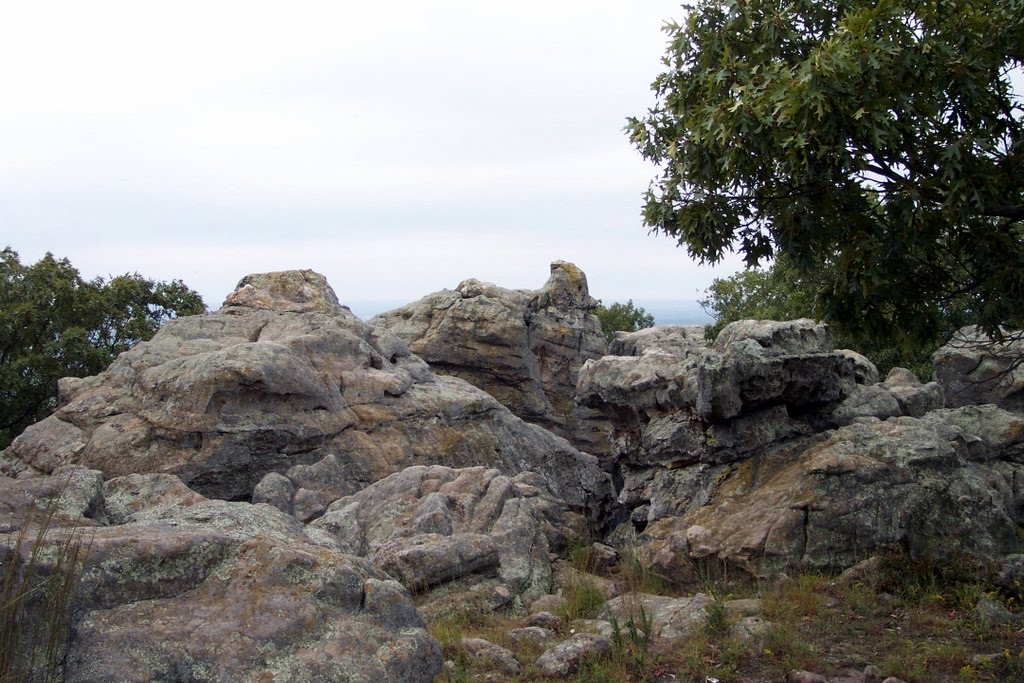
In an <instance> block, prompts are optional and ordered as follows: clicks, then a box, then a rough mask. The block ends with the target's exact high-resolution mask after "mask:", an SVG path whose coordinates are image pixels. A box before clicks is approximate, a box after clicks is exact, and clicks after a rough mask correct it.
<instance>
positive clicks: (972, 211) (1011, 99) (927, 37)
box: [627, 0, 1024, 345]
mask: <svg viewBox="0 0 1024 683" xmlns="http://www.w3.org/2000/svg"><path fill="white" fill-rule="evenodd" d="M688 9H689V10H690V12H689V15H688V18H687V20H686V22H685V23H684V24H681V25H680V24H668V25H666V31H667V33H668V34H669V36H670V38H671V40H670V44H669V47H668V51H667V54H666V56H665V57H664V59H663V63H664V65H665V68H666V70H665V72H664V73H663V74H661V75H660V76H658V77H657V79H656V80H655V81H654V83H653V85H652V88H653V90H654V92H655V93H656V95H657V104H656V105H655V106H654V107H653V108H652V109H651V110H650V111H649V112H648V113H647V115H646V116H645V117H643V118H642V119H637V118H633V119H630V120H629V123H628V126H627V130H628V132H629V135H630V138H631V140H632V142H633V144H634V145H635V146H636V148H637V149H638V150H639V151H640V153H641V154H642V155H643V156H644V157H645V158H646V159H648V160H650V161H652V162H654V163H655V164H657V165H658V167H659V168H660V174H659V175H658V177H657V178H656V179H655V180H654V181H653V182H652V184H651V187H650V189H649V191H648V192H647V195H646V203H645V206H644V221H645V223H646V225H648V226H649V227H650V228H651V229H652V230H654V231H662V232H664V233H666V234H668V235H671V236H673V237H675V238H676V239H677V240H678V242H679V244H680V245H681V246H685V247H686V249H687V250H688V252H689V253H690V255H691V256H692V257H694V258H697V259H699V260H700V261H702V262H710V263H715V262H717V261H719V260H720V259H721V258H722V257H723V255H724V254H725V253H726V252H728V251H729V250H733V249H736V250H738V251H739V252H740V253H742V254H743V256H744V257H745V260H746V262H747V264H748V265H749V266H756V265H757V264H759V263H762V262H763V261H764V260H765V259H767V258H771V257H777V256H779V255H785V256H786V258H787V259H788V260H789V262H790V264H791V265H792V266H793V267H795V268H797V269H799V270H801V271H803V272H806V273H811V272H815V273H818V274H825V275H827V277H826V278H824V279H822V280H821V281H820V282H819V283H818V285H817V290H816V292H815V294H816V296H815V302H816V303H815V312H816V313H817V314H818V316H819V317H823V318H825V319H826V320H828V321H829V322H831V323H832V324H833V326H834V327H840V328H846V329H852V328H856V329H858V330H860V331H862V332H865V333H867V334H879V335H882V336H885V337H893V336H900V337H901V338H902V339H903V343H905V344H908V345H914V344H916V343H920V342H921V341H922V340H927V339H931V338H933V337H934V335H935V334H936V332H937V330H938V329H939V328H941V327H942V326H943V321H944V320H945V319H946V318H947V311H948V309H949V308H950V307H951V306H956V307H961V308H963V307H966V308H967V309H968V310H970V311H971V313H972V315H973V321H974V322H976V323H978V324H980V325H982V326H983V327H984V328H985V329H986V330H988V331H989V332H990V333H992V334H998V329H999V326H1000V325H1007V326H1013V327H1021V326H1022V325H1024V183H1022V182H1021V178H1024V139H1022V128H1024V126H1022V117H1024V109H1022V97H1021V93H1020V92H1019V91H1018V92H1014V90H1013V83H1012V79H1013V77H1014V74H1016V77H1017V78H1018V81H1024V78H1021V66H1022V62H1024V0H988V1H987V2H978V1H977V0H785V1H782V0H700V1H699V2H697V3H696V4H695V5H692V6H688ZM1018 87H1021V86H1019V85H1018Z"/></svg>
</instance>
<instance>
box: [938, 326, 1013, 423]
mask: <svg viewBox="0 0 1024 683" xmlns="http://www.w3.org/2000/svg"><path fill="white" fill-rule="evenodd" d="M1022 361H1024V337H1022V335H1021V333H1020V332H1016V331H1004V339H1003V340H1002V341H994V340H992V339H990V338H989V337H988V336H987V335H986V334H985V333H984V332H981V331H980V330H978V329H977V328H975V327H964V328H961V329H960V330H959V331H958V332H957V333H956V334H955V335H953V338H952V339H951V340H950V341H949V343H948V344H946V345H945V346H943V347H942V348H940V349H939V350H938V351H936V352H935V354H934V355H933V356H932V366H933V367H934V368H935V381H936V382H938V383H939V384H940V385H941V386H942V388H943V390H944V393H945V398H946V404H947V405H948V406H949V407H957V406H965V405H972V404H979V403H994V404H996V405H998V406H1000V407H1001V408H1005V409H1007V410H1013V411H1017V412H1021V411H1024V364H1022Z"/></svg>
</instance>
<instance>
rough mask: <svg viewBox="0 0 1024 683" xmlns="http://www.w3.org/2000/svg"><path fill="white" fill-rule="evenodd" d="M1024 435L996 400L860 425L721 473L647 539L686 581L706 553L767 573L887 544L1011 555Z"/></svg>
mask: <svg viewBox="0 0 1024 683" xmlns="http://www.w3.org/2000/svg"><path fill="white" fill-rule="evenodd" d="M1022 442H1024V420H1022V419H1021V418H1020V417H1018V416H1014V415H1012V414H1010V413H1006V412H1005V411H1001V410H999V409H997V408H995V407H994V406H976V407H965V408H958V409H954V410H950V409H947V410H941V411H934V412H931V413H929V414H927V415H926V416H925V417H924V418H920V419H918V418H910V417H901V418H894V419H890V420H886V421H884V422H883V421H876V422H873V423H858V424H853V425H850V426H848V427H843V428H841V429H838V430H836V431H835V432H832V433H827V434H825V435H822V436H821V437H819V438H818V439H817V440H816V441H815V442H814V443H813V444H811V445H810V446H809V447H807V446H805V445H804V444H802V443H801V444H798V445H795V446H793V447H791V448H780V449H776V450H774V451H770V452H769V453H768V454H766V455H764V456H761V457H756V458H751V459H749V460H748V461H745V462H743V463H737V464H734V465H731V466H726V467H723V468H721V469H718V470H715V471H713V472H709V473H708V474H707V476H706V480H709V481H710V482H711V483H710V486H709V488H708V489H705V490H704V491H703V493H702V496H703V500H704V501H705V502H704V504H703V505H700V506H698V505H692V506H691V507H689V508H688V509H686V510H684V511H681V512H680V513H679V514H678V516H666V517H664V518H662V519H659V520H655V521H652V522H651V523H650V524H649V525H648V526H647V527H646V529H645V530H644V532H643V533H642V534H641V536H640V542H641V545H642V547H643V548H644V552H645V553H646V557H647V561H648V562H649V563H650V564H651V565H652V566H654V567H656V568H657V569H658V570H659V571H662V572H664V573H666V574H668V575H670V576H673V577H675V578H678V579H680V580H685V579H687V578H692V576H688V573H689V572H692V568H693V565H692V564H691V561H692V560H693V559H694V558H704V557H715V558H721V559H723V560H726V561H728V562H730V563H732V564H734V565H738V566H740V567H742V568H743V569H745V570H747V571H749V572H750V573H752V574H755V575H767V574H770V573H772V572H774V571H778V570H781V569H786V568H789V567H799V566H816V567H827V568H843V567H848V566H851V565H853V564H855V563H856V562H857V561H859V560H861V559H863V558H864V557H866V556H867V555H868V554H870V553H871V552H872V551H873V550H876V549H878V548H882V547H886V546H898V547H902V548H904V549H905V550H906V551H907V552H908V553H909V554H910V556H911V557H913V558H915V559H927V560H942V559H948V558H950V557H955V556H957V555H958V554H960V553H977V554H980V555H984V556H988V557H999V556H1001V555H1004V554H1006V553H1008V552H1012V551H1013V550H1014V549H1015V548H1017V547H1019V546H1018V540H1017V537H1016V528H1017V524H1018V523H1019V522H1020V517H1021V510H1022V506H1024V490H1022V488H1021V486H1020V482H1021V481H1022V477H1024V458H1022V457H1021V451H1020V449H1021V446H1022Z"/></svg>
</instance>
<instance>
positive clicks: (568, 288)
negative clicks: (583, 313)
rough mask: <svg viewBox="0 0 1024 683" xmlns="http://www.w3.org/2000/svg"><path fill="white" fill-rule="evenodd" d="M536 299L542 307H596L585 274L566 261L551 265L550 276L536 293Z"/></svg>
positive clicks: (555, 262)
mask: <svg viewBox="0 0 1024 683" xmlns="http://www.w3.org/2000/svg"><path fill="white" fill-rule="evenodd" d="M537 299H538V303H539V304H540V305H541V306H542V307H546V306H558V307H563V308H594V307H595V306H596V305H597V301H595V300H594V299H593V298H591V296H590V288H589V287H588V286H587V275H586V273H584V272H583V271H582V270H580V269H579V268H578V267H577V266H576V265H574V264H572V263H569V262H568V261H554V262H553V263H552V264H551V276H550V277H549V278H548V281H547V282H546V283H544V287H542V288H541V290H540V291H539V292H538V297H537Z"/></svg>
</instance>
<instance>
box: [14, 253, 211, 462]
mask: <svg viewBox="0 0 1024 683" xmlns="http://www.w3.org/2000/svg"><path fill="white" fill-rule="evenodd" d="M205 310H206V307H205V306H204V304H203V300H202V298H201V297H200V296H199V294H198V293H196V292H194V291H192V290H191V289H189V288H188V287H187V286H185V284H184V283H182V282H181V281H179V280H174V281H172V282H154V281H153V280H147V279H146V278H143V277H142V276H141V275H139V274H138V273H134V274H126V275H120V276H117V277H114V278H111V279H110V280H104V279H103V278H96V279H94V280H89V281H87V280H83V279H82V277H81V275H80V274H79V272H78V270H76V269H75V268H74V267H73V266H72V265H71V263H70V262H68V260H67V259H56V258H54V256H53V255H52V254H49V253H48V254H46V256H44V257H43V258H42V259H40V260H39V261H38V262H37V263H34V264H32V265H22V263H21V262H20V260H19V258H18V254H17V253H16V252H15V251H14V250H12V249H11V248H10V247H8V248H6V249H4V250H3V251H2V252H0V448H2V447H5V446H6V445H7V444H9V443H10V441H11V440H12V439H13V438H14V437H15V436H17V435H18V434H19V433H20V432H21V431H22V430H23V429H24V428H25V427H27V426H28V425H30V424H32V423H33V422H36V421H38V420H40V419H42V418H43V417H46V416H47V415H49V414H50V413H51V412H53V410H54V409H55V408H56V406H57V380H58V379H60V378H61V377H84V376H86V375H92V374H96V373H98V372H100V371H102V370H103V369H105V368H106V367H107V366H108V365H109V364H110V363H111V361H113V359H114V358H116V357H117V355H118V354H119V353H121V352H122V351H125V350H127V349H130V348H131V347H132V346H134V345H135V344H137V343H138V342H140V341H144V340H146V339H149V338H151V337H152V336H153V335H154V334H156V331H157V330H158V329H159V328H160V325H161V324H162V323H163V322H164V321H165V320H168V319H170V318H174V317H177V316H179V315H192V314H195V313H202V312H203V311H205Z"/></svg>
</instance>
